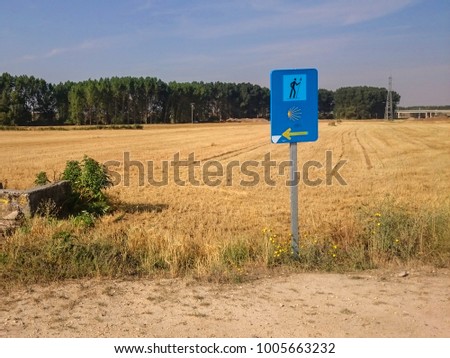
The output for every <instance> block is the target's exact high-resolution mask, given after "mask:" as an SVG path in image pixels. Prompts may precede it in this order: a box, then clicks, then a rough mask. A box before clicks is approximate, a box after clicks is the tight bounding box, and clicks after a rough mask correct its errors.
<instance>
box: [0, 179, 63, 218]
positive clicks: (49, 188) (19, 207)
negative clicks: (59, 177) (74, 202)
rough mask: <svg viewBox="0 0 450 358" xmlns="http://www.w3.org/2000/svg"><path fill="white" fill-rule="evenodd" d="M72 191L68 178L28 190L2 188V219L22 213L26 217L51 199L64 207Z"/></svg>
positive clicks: (0, 212) (0, 215)
mask: <svg viewBox="0 0 450 358" xmlns="http://www.w3.org/2000/svg"><path fill="white" fill-rule="evenodd" d="M70 191H71V187H70V183H69V182H68V181H66V180H63V181H59V182H56V183H50V184H47V185H43V186H38V187H35V188H32V189H28V190H11V189H0V219H2V218H6V217H9V216H11V215H14V213H20V214H22V215H24V216H25V217H31V216H33V215H35V214H36V212H37V210H38V209H39V208H40V206H41V205H42V203H46V202H48V201H49V200H51V201H52V202H53V203H54V204H55V205H56V207H58V208H59V207H62V206H63V205H64V203H65V202H66V200H67V198H68V196H69V194H70Z"/></svg>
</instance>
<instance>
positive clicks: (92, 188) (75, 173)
mask: <svg viewBox="0 0 450 358" xmlns="http://www.w3.org/2000/svg"><path fill="white" fill-rule="evenodd" d="M62 179H64V180H68V181H70V183H71V186H72V190H73V193H74V197H73V198H72V202H73V204H72V206H73V208H74V211H76V212H80V211H86V212H89V213H93V214H98V215H101V214H105V213H106V212H108V211H109V209H110V206H109V204H108V200H107V197H106V195H105V193H104V192H103V190H104V189H106V188H108V187H110V186H111V185H112V181H111V178H110V176H109V174H108V172H107V170H106V168H105V167H104V166H103V165H102V164H100V163H99V162H97V161H96V160H94V159H92V158H90V157H88V156H86V155H85V156H84V158H83V160H82V161H81V163H80V162H78V161H75V160H71V161H68V162H67V164H66V168H65V169H64V172H63V175H62Z"/></svg>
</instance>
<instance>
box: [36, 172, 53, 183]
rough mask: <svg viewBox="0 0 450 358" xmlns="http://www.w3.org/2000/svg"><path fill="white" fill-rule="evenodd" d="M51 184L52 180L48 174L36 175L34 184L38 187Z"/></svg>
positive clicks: (40, 173)
mask: <svg viewBox="0 0 450 358" xmlns="http://www.w3.org/2000/svg"><path fill="white" fill-rule="evenodd" d="M48 183H50V180H49V179H48V177H47V173H46V172H39V173H38V174H37V175H36V179H35V180H34V184H36V185H45V184H48Z"/></svg>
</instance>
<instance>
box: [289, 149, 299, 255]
mask: <svg viewBox="0 0 450 358" xmlns="http://www.w3.org/2000/svg"><path fill="white" fill-rule="evenodd" d="M289 151H290V160H291V163H292V165H291V178H290V179H291V233H292V242H291V247H292V252H293V255H294V258H296V259H298V241H299V235H298V183H299V180H298V171H297V143H295V142H294V143H289Z"/></svg>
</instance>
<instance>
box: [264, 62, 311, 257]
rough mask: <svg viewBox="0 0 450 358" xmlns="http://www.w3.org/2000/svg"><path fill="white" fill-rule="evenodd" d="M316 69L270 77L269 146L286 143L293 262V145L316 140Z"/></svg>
mask: <svg viewBox="0 0 450 358" xmlns="http://www.w3.org/2000/svg"><path fill="white" fill-rule="evenodd" d="M318 115H319V112H318V75H317V70H316V69H292V70H274V71H272V73H271V76H270V126H271V140H272V143H276V144H282V143H289V151H290V160H291V163H292V165H291V173H290V187H291V188H290V191H291V235H292V243H291V246H292V252H293V255H294V258H298V257H299V230H298V228H299V221H298V184H299V178H298V170H297V142H313V141H316V140H317V138H318V136H319V133H318V132H319V121H318Z"/></svg>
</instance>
